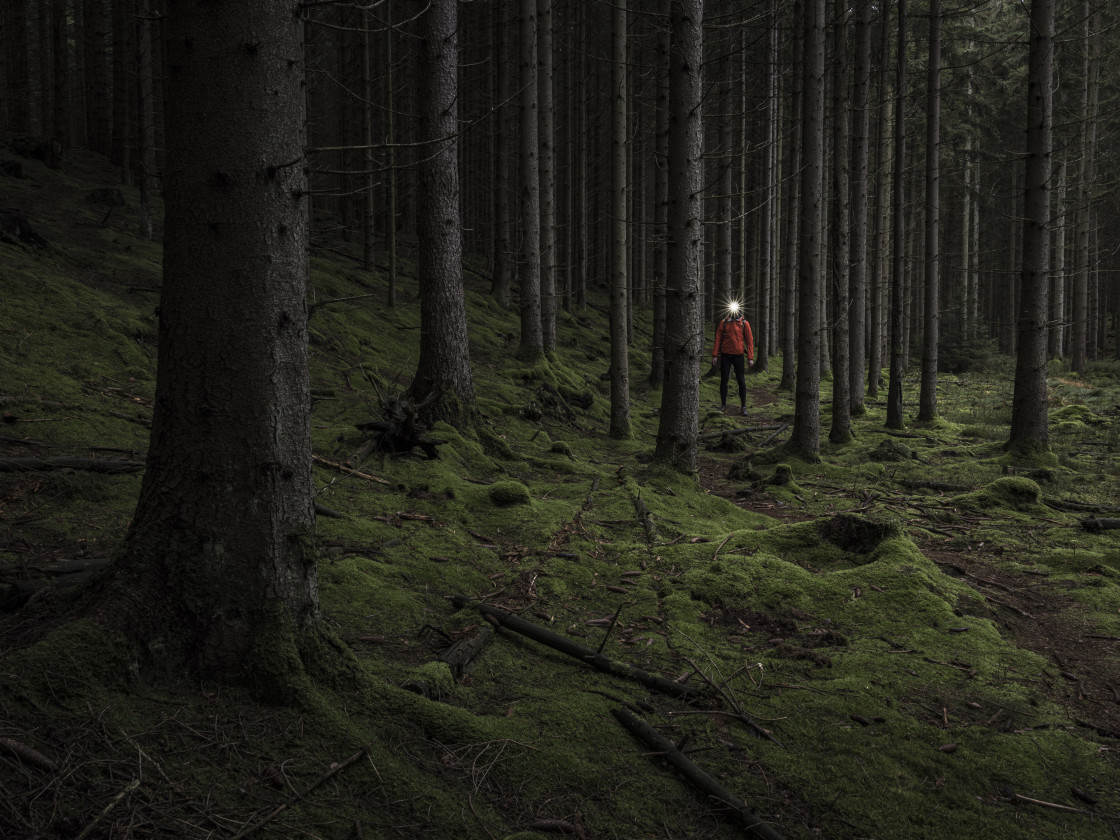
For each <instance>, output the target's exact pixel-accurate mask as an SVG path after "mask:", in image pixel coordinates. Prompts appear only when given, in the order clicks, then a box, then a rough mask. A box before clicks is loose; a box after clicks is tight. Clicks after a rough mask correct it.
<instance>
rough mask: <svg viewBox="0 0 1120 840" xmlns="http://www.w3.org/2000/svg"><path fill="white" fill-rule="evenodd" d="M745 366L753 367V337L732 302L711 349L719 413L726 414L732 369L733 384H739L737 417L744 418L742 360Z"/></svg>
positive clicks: (734, 302) (745, 397) (745, 402)
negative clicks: (728, 385) (715, 375)
mask: <svg viewBox="0 0 1120 840" xmlns="http://www.w3.org/2000/svg"><path fill="white" fill-rule="evenodd" d="M744 356H745V357H746V359H747V364H748V365H753V364H754V334H753V333H752V332H751V325H750V324H749V323H747V319H746V318H744V317H743V313H742V312H741V311H740V310H739V303H738V302H737V301H732V302H731V303H730V304H728V306H727V314H726V315H725V316H724V317H723V320H721V321H720V322H719V324H718V325H717V326H716V343H715V347H713V348H712V365H713V367H714V366H715V365H717V364H718V365H719V366H720V370H719V374H720V376H719V402H720V411H726V410H727V380H728V378H729V376H730V374H731V368H735V380H736V381H737V382H738V383H739V404H740V408H739V413H740V414H742V415H743V416H744V417H746V416H747V380H746V376H745V375H744V372H745V371H744V367H743V358H744Z"/></svg>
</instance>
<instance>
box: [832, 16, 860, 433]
mask: <svg viewBox="0 0 1120 840" xmlns="http://www.w3.org/2000/svg"><path fill="white" fill-rule="evenodd" d="M833 17H834V20H833V22H832V26H833V30H832V31H833V50H832V166H831V169H830V172H831V181H832V208H833V210H832V214H831V219H830V220H829V221H830V224H829V235H830V238H831V241H830V244H829V264H830V266H831V270H830V271H829V275H830V285H831V287H832V289H831V294H832V296H833V299H834V301H835V304H836V305H835V311H834V313H833V319H832V323H833V325H834V326H833V330H834V333H833V342H832V343H833V348H834V350H833V354H834V357H835V373H834V375H833V377H832V423H831V426H830V427H829V431H828V439H829V441H830V442H831V443H835V444H844V443H847V442H848V441H850V440H851V439H852V405H851V394H850V379H849V365H848V353H849V351H850V349H851V348H850V346H849V344H848V341H849V330H850V322H851V315H850V311H851V300H850V294H851V290H850V283H851V264H852V259H853V254H852V240H851V212H852V208H851V205H850V203H849V201H850V198H851V195H850V191H851V186H852V185H851V180H852V172H851V171H850V170H849V168H848V167H849V166H850V164H851V158H850V156H849V154H850V150H849V139H848V134H849V132H848V121H849V117H850V116H854V115H853V114H852V112H853V111H854V110H855V109H854V107H850V106H851V105H852V103H851V102H850V100H849V98H848V5H847V3H846V0H835V2H834V3H833Z"/></svg>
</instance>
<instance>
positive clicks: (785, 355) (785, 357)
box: [778, 0, 805, 391]
mask: <svg viewBox="0 0 1120 840" xmlns="http://www.w3.org/2000/svg"><path fill="white" fill-rule="evenodd" d="M804 4H805V0H794V3H793V12H792V16H793V56H792V60H791V63H790V68H791V74H790V75H791V80H790V83H791V84H792V85H793V91H792V94H791V96H790V111H789V120H790V142H789V166H788V171H789V173H790V175H789V177H788V178H787V179H786V200H785V207H786V212H785V214H784V215H785V233H784V234H783V236H784V242H785V245H784V246H783V248H782V252H783V253H784V254H786V267H785V271H784V276H785V282H784V283H783V284H782V286H783V289H782V379H781V382H779V383H778V389H779V390H782V391H792V390H793V389H794V386H795V383H796V380H797V365H796V360H797V354H796V352H795V351H796V348H797V294H798V292H797V279H798V276H799V275H800V269H799V267H798V264H797V263H798V259H799V254H800V248H799V246H798V243H799V241H800V239H801V231H800V229H799V226H800V223H801V213H800V211H799V210H798V208H799V207H800V205H801V195H800V189H801V178H800V177H799V176H798V175H797V173H799V172H800V171H801V167H802V166H803V165H804V158H805V155H804V149H803V148H802V142H801V141H802V136H801V135H802V129H801V123H802V110H803V108H802V99H803V98H804V91H803V87H804V84H803V81H802V73H801V68H802V65H803V63H804V55H805V39H804V35H803V32H802V25H801V21H802V19H803V17H804V15H805V6H804Z"/></svg>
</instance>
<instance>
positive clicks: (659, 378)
mask: <svg viewBox="0 0 1120 840" xmlns="http://www.w3.org/2000/svg"><path fill="white" fill-rule="evenodd" d="M669 3H670V0H658V6H657V18H656V19H657V21H658V28H657V47H656V67H657V69H656V74H657V115H656V118H655V119H656V129H655V130H656V135H657V136H656V139H655V148H654V164H655V165H654V182H653V203H654V211H653V216H654V218H653V241H654V249H653V354H652V356H653V359H652V361H651V363H650V370H649V384H650V387H651V388H660V387H661V384H662V382H663V380H664V377H665V283H666V277H667V275H668V270H669V251H668V243H667V240H668V236H669V234H668V227H669Z"/></svg>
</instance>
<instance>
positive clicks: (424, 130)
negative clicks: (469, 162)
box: [409, 0, 474, 424]
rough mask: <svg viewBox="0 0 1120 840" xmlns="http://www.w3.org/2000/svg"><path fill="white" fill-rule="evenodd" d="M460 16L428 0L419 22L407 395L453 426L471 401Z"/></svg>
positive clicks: (452, 7)
mask: <svg viewBox="0 0 1120 840" xmlns="http://www.w3.org/2000/svg"><path fill="white" fill-rule="evenodd" d="M457 9H458V7H457V5H456V0H430V2H429V3H428V5H427V8H426V10H425V12H424V13H423V14H422V15H421V16H420V20H419V26H420V33H419V34H420V37H419V47H418V49H419V68H418V69H419V83H420V91H419V93H420V95H419V97H418V101H419V103H420V140H421V142H423V143H424V144H425V153H424V154H423V155H421V157H420V172H419V175H420V179H419V183H418V187H419V192H418V195H417V206H418V208H419V210H420V214H419V216H418V218H417V220H416V223H417V234H418V241H417V246H418V251H419V273H420V362H419V365H418V366H417V369H416V376H415V378H413V380H412V386H411V388H410V389H409V391H410V393H411V395H412V397H413V398H414V399H415V400H416V401H417V402H420V401H422V400H424V399H425V398H427V397H428V396H429V395H431V394H433V393H435V394H440V395H441V396H440V401H439V405H438V407H437V409H436V413H435V416H437V417H440V418H441V419H444V420H447V421H448V422H451V423H452V424H455V423H458V422H460V421H461V420H462V419H464V417H465V416H466V415H467V413H468V412H469V411H470V404H471V403H473V401H474V383H473V380H472V378H471V363H470V348H469V347H468V344H467V309H466V303H465V301H464V293H463V240H462V224H461V222H460V218H459V158H458V136H459V133H458V131H459V126H458V122H459V111H458V101H459V84H458V76H457V71H458V61H459V49H458V40H457V35H456V32H457V28H458V14H457Z"/></svg>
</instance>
